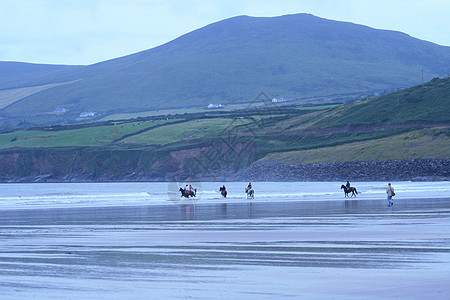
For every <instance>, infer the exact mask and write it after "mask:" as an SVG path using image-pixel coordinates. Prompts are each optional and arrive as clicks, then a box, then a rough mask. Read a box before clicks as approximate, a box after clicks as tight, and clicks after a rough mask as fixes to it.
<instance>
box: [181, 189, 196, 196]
mask: <svg viewBox="0 0 450 300" xmlns="http://www.w3.org/2000/svg"><path fill="white" fill-rule="evenodd" d="M179 191H180V192H181V197H183V196H184V197H186V198H189V196H191V197H195V196H197V189H194V190H193V191H189V190H184V189H183V188H180V189H179Z"/></svg>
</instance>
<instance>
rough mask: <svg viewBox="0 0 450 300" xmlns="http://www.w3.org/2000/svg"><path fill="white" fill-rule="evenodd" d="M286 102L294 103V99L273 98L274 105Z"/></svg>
mask: <svg viewBox="0 0 450 300" xmlns="http://www.w3.org/2000/svg"><path fill="white" fill-rule="evenodd" d="M286 101H292V99H290V98H273V99H272V102H273V103H278V102H286Z"/></svg>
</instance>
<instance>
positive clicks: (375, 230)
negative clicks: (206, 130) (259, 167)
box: [0, 183, 450, 299]
mask: <svg viewBox="0 0 450 300" xmlns="http://www.w3.org/2000/svg"><path fill="white" fill-rule="evenodd" d="M447 184H448V183H447ZM207 185H208V184H203V188H204V189H205V188H206V187H207ZM231 186H232V185H231ZM441 186H444V187H446V186H447V185H446V183H442V185H441ZM411 190H412V189H410V191H411ZM380 193H381V192H380ZM441 194H442V197H439V193H437V194H435V195H434V197H432V198H426V197H407V198H405V197H404V198H401V200H400V199H399V201H395V202H394V203H395V205H394V207H392V208H388V207H387V206H386V204H387V202H385V201H383V200H382V199H375V198H374V197H369V196H366V198H364V196H363V195H364V194H362V195H360V197H359V198H356V199H355V198H353V199H344V198H343V197H340V198H339V199H330V198H331V197H328V196H327V197H323V198H322V199H320V201H305V200H304V199H303V200H302V201H299V200H298V199H291V198H289V197H288V198H289V199H284V198H283V199H282V200H279V201H270V200H267V201H260V202H258V201H257V200H256V199H255V201H249V200H246V199H245V200H244V199H242V200H241V201H233V200H229V201H228V200H221V199H220V198H217V199H215V200H214V201H208V200H207V199H204V198H203V200H202V201H198V202H192V203H178V204H174V203H172V202H170V201H165V202H160V203H157V204H152V205H132V206H130V205H124V206H120V205H113V206H106V207H100V206H99V205H97V206H96V207H80V206H75V207H47V206H44V207H39V208H27V209H23V208H20V207H13V208H11V206H6V208H7V209H2V210H0V215H1V224H0V236H1V237H0V239H1V243H0V270H1V272H0V297H1V298H2V299H104V298H108V299H125V298H127V299H149V298H153V299H256V298H257V299H281V298H290V299H324V298H331V299H362V298H364V299H368V298H372V299H381V298H382V299H424V298H429V299H448V298H449V297H450V285H449V278H450V197H449V196H450V195H448V194H447V191H446V190H445V188H444V190H443V191H441ZM339 195H340V194H339ZM408 195H409V194H408ZM383 196H384V195H383ZM241 198H242V197H241ZM241 198H240V199H241ZM279 198H280V197H278V199H279ZM57 206H59V205H57ZM68 206H70V205H68Z"/></svg>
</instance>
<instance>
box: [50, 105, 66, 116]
mask: <svg viewBox="0 0 450 300" xmlns="http://www.w3.org/2000/svg"><path fill="white" fill-rule="evenodd" d="M65 112H67V109H65V108H64V107H57V108H55V110H54V111H53V113H54V114H57V115H61V114H63V113H65Z"/></svg>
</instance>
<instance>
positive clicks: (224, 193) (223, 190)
mask: <svg viewBox="0 0 450 300" xmlns="http://www.w3.org/2000/svg"><path fill="white" fill-rule="evenodd" d="M220 193H221V194H222V197H224V198H226V197H227V194H228V192H227V190H226V189H225V186H221V187H220Z"/></svg>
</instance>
